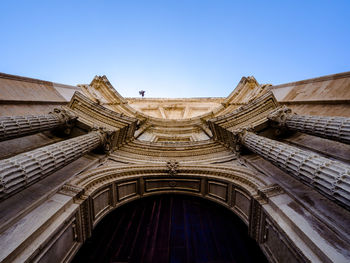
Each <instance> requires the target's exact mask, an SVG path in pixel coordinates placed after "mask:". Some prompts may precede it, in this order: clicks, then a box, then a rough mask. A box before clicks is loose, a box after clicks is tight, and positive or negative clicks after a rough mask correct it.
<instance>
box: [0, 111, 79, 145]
mask: <svg viewBox="0 0 350 263" xmlns="http://www.w3.org/2000/svg"><path fill="white" fill-rule="evenodd" d="M75 119H76V117H75V115H74V114H73V113H71V112H69V111H67V110H64V109H55V110H54V111H53V112H50V113H49V114H46V115H28V116H5V117H0V141H4V140H8V139H12V138H17V137H22V136H25V135H30V134H34V133H37V132H42V131H47V130H51V129H54V128H57V127H60V126H62V127H63V126H67V127H69V126H72V125H73V124H74V120H75Z"/></svg>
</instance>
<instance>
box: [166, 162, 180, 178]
mask: <svg viewBox="0 0 350 263" xmlns="http://www.w3.org/2000/svg"><path fill="white" fill-rule="evenodd" d="M166 166H167V168H168V172H169V174H170V175H171V176H174V175H176V174H177V168H178V167H179V163H178V162H177V161H175V160H170V161H168V162H167V163H166Z"/></svg>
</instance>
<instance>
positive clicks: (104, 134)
mask: <svg viewBox="0 0 350 263" xmlns="http://www.w3.org/2000/svg"><path fill="white" fill-rule="evenodd" d="M92 130H93V131H98V132H99V133H100V136H101V141H102V143H101V146H102V148H103V150H104V152H106V153H110V152H111V151H112V150H113V141H114V137H115V131H112V130H109V129H106V128H103V127H93V128H92Z"/></svg>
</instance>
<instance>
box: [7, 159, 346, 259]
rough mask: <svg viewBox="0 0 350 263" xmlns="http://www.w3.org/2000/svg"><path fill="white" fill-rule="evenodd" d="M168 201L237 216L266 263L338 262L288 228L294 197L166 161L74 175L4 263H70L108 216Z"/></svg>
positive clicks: (245, 177)
mask: <svg viewBox="0 0 350 263" xmlns="http://www.w3.org/2000/svg"><path fill="white" fill-rule="evenodd" d="M168 193H177V194H187V195H192V196H197V197H200V198H205V199H209V200H211V201H214V202H216V203H218V204H220V205H222V206H224V207H226V208H227V209H229V210H231V211H232V212H234V213H235V214H237V215H238V216H239V217H240V218H241V219H242V220H243V221H244V222H245V223H246V224H247V225H248V234H249V235H250V236H251V237H252V238H254V239H255V240H256V242H257V243H258V244H259V245H260V247H261V249H262V250H263V252H264V253H265V255H266V256H267V258H268V259H269V261H270V262H308V261H312V262H327V261H329V259H330V258H335V257H336V256H339V255H338V254H335V255H330V254H327V255H325V253H324V252H323V251H322V249H321V248H319V247H317V246H315V242H314V241H315V240H313V236H312V235H310V236H305V235H303V232H302V229H300V227H303V225H298V222H295V223H294V221H293V218H292V217H293V216H295V214H291V210H290V209H289V207H288V203H290V202H293V199H292V197H290V196H289V195H288V193H286V192H285V191H283V189H281V187H280V186H278V185H276V184H274V183H273V182H272V181H271V180H270V179H269V177H267V176H265V175H264V174H261V173H257V172H256V171H254V170H252V169H250V168H247V167H244V166H239V167H238V166H235V165H232V164H231V165H230V166H228V165H211V166H209V165H185V164H182V163H180V164H179V163H177V162H171V161H170V162H167V163H164V164H163V165H123V166H120V165H118V166H112V165H110V166H108V165H107V166H103V167H99V168H95V169H93V170H89V171H88V172H86V173H82V174H80V175H77V176H76V177H75V178H74V179H72V180H70V181H68V182H67V183H66V184H65V185H63V187H62V188H61V190H60V191H59V192H57V193H56V194H54V195H53V196H52V197H51V198H49V199H48V200H47V201H46V202H44V203H43V204H42V207H43V209H45V207H46V205H47V204H46V203H50V204H51V206H52V204H54V205H55V209H54V210H50V211H49V212H50V213H47V218H43V214H42V212H40V211H42V210H41V207H39V208H38V216H41V218H40V220H41V221H43V223H40V224H41V226H40V228H38V229H37V230H35V231H34V230H33V231H32V232H33V233H32V234H31V235H30V236H29V237H28V239H26V241H23V244H24V243H27V242H28V244H27V245H26V246H17V248H16V249H14V250H13V251H12V252H10V253H9V254H8V256H7V257H6V260H5V261H4V262H16V261H18V262H23V261H25V260H29V261H35V262H37V261H38V262H48V261H49V259H50V258H52V256H53V255H60V256H61V258H59V259H57V261H60V262H70V261H71V259H72V258H73V257H74V255H75V254H76V252H77V251H78V249H79V248H80V246H81V245H82V244H83V243H84V242H85V240H86V239H87V238H89V237H90V236H91V234H92V231H93V229H94V227H95V226H96V225H97V224H98V222H99V221H100V220H101V219H102V218H104V217H105V216H106V215H107V214H108V213H110V212H111V211H113V210H114V209H116V208H118V207H120V206H121V205H124V204H126V203H128V202H131V201H133V200H137V199H139V198H143V197H146V196H151V195H159V194H168ZM45 216H46V214H45ZM33 240H35V242H33ZM23 244H22V245H23ZM23 247H26V248H25V249H24V250H22V248H23ZM23 259H25V260H23Z"/></svg>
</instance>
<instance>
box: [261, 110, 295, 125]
mask: <svg viewBox="0 0 350 263" xmlns="http://www.w3.org/2000/svg"><path fill="white" fill-rule="evenodd" d="M291 115H293V113H292V110H291V109H289V108H287V107H286V106H283V107H281V108H278V109H276V110H274V111H272V112H271V113H270V114H269V115H268V116H267V118H268V119H269V120H271V121H275V122H277V123H279V125H281V126H284V125H285V124H286V119H287V118H288V116H291Z"/></svg>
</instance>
